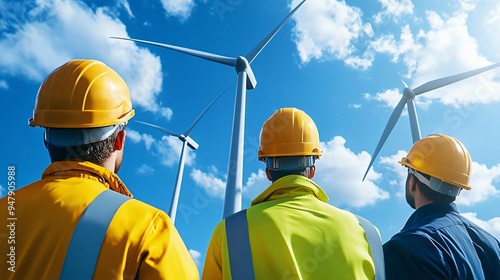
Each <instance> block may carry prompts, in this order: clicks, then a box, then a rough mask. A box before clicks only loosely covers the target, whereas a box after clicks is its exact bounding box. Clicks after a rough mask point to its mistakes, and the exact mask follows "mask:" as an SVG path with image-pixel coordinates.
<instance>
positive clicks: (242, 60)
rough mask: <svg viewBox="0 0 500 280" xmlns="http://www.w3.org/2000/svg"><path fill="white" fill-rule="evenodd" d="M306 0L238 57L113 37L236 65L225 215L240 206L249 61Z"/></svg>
mask: <svg viewBox="0 0 500 280" xmlns="http://www.w3.org/2000/svg"><path fill="white" fill-rule="evenodd" d="M305 1H306V0H303V1H302V2H300V3H299V4H298V5H297V6H296V7H295V8H294V9H293V10H292V11H291V12H290V13H289V14H288V16H286V17H285V18H284V19H283V20H282V21H281V22H280V24H278V26H276V27H275V28H274V29H273V30H272V31H271V32H270V33H269V34H268V35H267V36H266V37H265V38H264V39H262V41H260V42H259V43H258V44H257V45H256V46H255V47H254V48H253V49H252V50H251V51H250V52H249V53H248V54H247V55H245V56H238V57H227V56H222V55H218V54H212V53H208V52H204V51H199V50H193V49H188V48H184V47H178V46H173V45H167V44H162V43H156V42H151V41H145V40H138V39H132V38H122V37H111V38H114V39H122V40H129V41H134V42H139V43H144V44H149V45H153V46H159V47H163V48H167V49H170V50H174V51H178V52H181V53H185V54H188V55H192V56H196V57H199V58H202V59H206V60H210V61H213V62H217V63H221V64H225V65H228V66H231V67H234V68H235V69H236V73H237V74H238V85H237V87H236V98H235V102H234V115H233V130H232V136H231V147H230V151H229V165H228V171H227V182H226V194H225V200H224V213H223V218H225V217H227V216H229V215H231V214H233V213H235V212H237V211H239V210H241V191H242V181H243V145H244V143H243V138H244V134H245V104H246V90H247V89H250V90H251V89H254V88H255V87H256V86H257V80H256V79H255V76H254V74H253V71H252V68H251V67H250V64H251V63H252V62H253V61H254V59H255V58H256V57H257V55H259V53H260V52H261V51H262V50H263V49H264V47H265V46H266V45H267V44H268V43H269V41H271V39H272V38H273V37H274V36H275V35H276V33H278V31H279V30H280V29H281V28H282V27H283V25H285V23H286V21H287V20H288V19H289V18H290V17H291V16H292V15H293V14H294V13H295V12H296V11H297V10H298V9H299V8H300V6H302V4H304V2H305Z"/></svg>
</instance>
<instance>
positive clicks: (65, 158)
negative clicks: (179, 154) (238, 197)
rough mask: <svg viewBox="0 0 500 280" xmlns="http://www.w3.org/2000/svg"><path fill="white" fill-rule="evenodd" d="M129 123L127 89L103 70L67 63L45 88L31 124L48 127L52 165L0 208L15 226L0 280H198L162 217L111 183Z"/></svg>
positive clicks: (0, 256)
mask: <svg viewBox="0 0 500 280" xmlns="http://www.w3.org/2000/svg"><path fill="white" fill-rule="evenodd" d="M133 116H134V110H133V109H132V103H131V100H130V93H129V89H128V87H127V85H126V83H125V82H124V80H123V79H122V78H121V77H120V76H119V75H118V74H117V73H116V72H115V71H114V70H113V69H111V68H110V67H108V66H106V65H105V64H104V63H102V62H100V61H96V60H84V59H75V60H71V61H69V62H67V63H65V64H64V65H62V66H60V67H58V68H57V69H55V70H54V71H53V72H52V73H51V74H50V75H49V76H48V77H47V78H46V79H45V81H44V82H43V84H42V85H41V87H40V89H39V91H38V96H37V100H36V104H35V110H34V112H33V118H31V119H30V120H29V125H30V126H40V127H44V128H45V135H44V142H45V146H46V147H47V149H48V153H49V155H50V159H51V162H52V163H51V164H50V165H49V166H48V167H47V168H46V169H45V171H44V172H43V174H42V178H41V180H39V181H36V182H34V183H32V184H29V185H27V186H25V187H22V188H17V190H15V192H12V193H10V192H9V194H7V195H6V196H4V197H3V198H2V199H1V200H0V220H1V221H4V222H5V221H8V222H12V225H13V227H12V228H8V227H5V226H2V227H0V236H9V235H12V232H14V238H13V239H11V241H12V240H13V241H14V242H10V241H9V242H8V243H9V244H7V242H6V239H2V238H0V245H1V247H0V248H1V252H0V268H1V272H0V275H2V277H0V278H2V279H87V280H89V279H99V280H100V279H147V280H151V279H176V280H177V279H199V272H198V270H197V268H196V265H195V264H194V261H193V259H192V257H191V256H190V254H189V252H188V250H187V249H186V246H185V244H184V242H183V240H182V239H181V237H180V236H179V233H178V232H177V230H176V228H175V227H174V225H173V223H172V222H171V220H170V218H169V217H168V215H167V214H166V213H165V212H163V211H161V210H159V209H157V208H155V207H153V206H150V205H148V204H146V203H144V202H141V201H139V200H136V199H132V194H131V193H130V191H129V190H128V189H127V187H126V186H125V184H124V183H123V182H122V181H121V180H120V178H119V177H118V176H117V174H116V172H118V170H119V169H120V165H121V163H122V158H123V149H124V145H125V135H126V130H125V128H126V125H127V122H128V121H129V120H130V119H131V118H132V117H133ZM32 160H34V159H32ZM23 172H26V171H23ZM13 199H15V200H13ZM14 204H15V211H13V212H12V213H15V214H14V216H12V215H10V216H9V215H8V211H6V209H8V206H9V205H14ZM12 217H15V218H16V219H15V220H12V219H9V218H12Z"/></svg>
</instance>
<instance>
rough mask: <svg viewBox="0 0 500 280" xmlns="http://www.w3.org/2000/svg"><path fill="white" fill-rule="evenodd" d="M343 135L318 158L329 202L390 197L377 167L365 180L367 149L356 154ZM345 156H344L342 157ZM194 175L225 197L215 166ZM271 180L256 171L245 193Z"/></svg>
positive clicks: (212, 192) (358, 204) (368, 201)
mask: <svg viewBox="0 0 500 280" xmlns="http://www.w3.org/2000/svg"><path fill="white" fill-rule="evenodd" d="M344 144H345V140H344V138H342V137H341V136H337V137H335V138H334V139H333V140H331V141H329V142H326V143H322V150H323V155H322V157H321V159H320V160H318V161H316V167H317V168H316V170H317V171H316V175H315V177H314V178H313V180H314V181H315V182H316V183H318V185H319V186H320V187H321V188H322V189H323V190H324V191H325V192H326V193H327V194H328V196H329V197H330V201H329V203H331V204H333V205H347V206H352V207H364V206H367V205H374V204H375V203H376V202H377V201H381V200H385V199H388V198H389V193H387V192H386V191H384V190H382V189H380V188H379V187H378V186H377V185H376V184H375V183H374V182H375V181H377V180H379V179H380V178H381V174H380V173H377V172H375V171H374V170H373V169H372V170H371V172H369V173H368V175H367V177H366V179H365V181H364V182H363V181H361V179H362V178H363V174H364V172H365V169H366V166H368V163H369V161H370V156H369V155H368V153H366V152H361V153H360V154H355V153H353V152H352V151H350V150H349V149H348V148H346V147H345V146H344ZM339 159H342V160H339ZM191 177H192V178H193V180H194V181H195V182H196V184H197V185H198V186H200V187H202V188H203V189H204V190H205V191H206V192H207V193H208V194H209V195H210V196H212V197H218V198H223V197H224V195H225V184H226V182H225V181H223V180H222V179H219V178H218V171H217V170H216V169H214V168H213V167H212V168H211V170H210V171H209V172H202V171H201V170H198V169H193V171H192V172H191ZM270 184H271V182H270V181H268V179H267V177H266V174H265V172H264V170H262V169H259V170H258V171H257V173H252V174H251V175H250V177H249V178H248V180H247V182H246V184H245V186H244V187H243V194H244V195H245V196H246V197H248V198H250V199H253V198H255V197H256V196H257V195H258V194H260V193H261V192H262V191H263V190H265V188H267V187H268V186H269V185H270Z"/></svg>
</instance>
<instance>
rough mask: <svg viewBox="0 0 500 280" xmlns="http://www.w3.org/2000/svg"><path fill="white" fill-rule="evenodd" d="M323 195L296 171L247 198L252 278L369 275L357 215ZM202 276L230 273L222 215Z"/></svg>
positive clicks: (369, 261)
mask: <svg viewBox="0 0 500 280" xmlns="http://www.w3.org/2000/svg"><path fill="white" fill-rule="evenodd" d="M326 201H328V197H327V195H326V194H325V193H324V191H323V190H322V189H321V188H320V187H319V186H318V185H316V184H315V183H314V182H313V181H311V180H309V179H307V178H306V177H304V176H300V175H290V176H285V177H282V178H281V179H279V180H277V181H275V182H274V183H273V184H271V186H269V187H268V188H267V189H266V190H265V191H264V192H262V193H261V194H260V195H259V196H257V198H255V199H254V200H253V201H252V206H251V207H250V208H248V209H247V219H248V231H249V237H250V247H251V251H252V259H253V266H254V275H255V278H256V279H280V280H281V279H287V280H288V279H290V280H291V279H294V280H295V279H314V280H316V279H318V280H319V279H321V280H323V279H342V280H346V279H357V280H359V279H373V278H374V275H375V268H374V264H373V260H372V257H371V255H370V249H369V245H368V242H367V240H366V238H365V233H364V230H363V228H362V227H361V226H360V224H359V222H358V219H357V218H356V216H354V215H353V214H351V213H349V212H347V211H344V210H341V209H338V208H336V207H334V206H332V205H329V204H327V203H325V202H326ZM202 278H203V279H204V280H209V279H231V275H230V267H229V257H228V252H227V240H226V229H225V220H223V221H222V222H220V223H219V224H218V225H217V227H216V228H215V230H214V233H213V235H212V239H211V241H210V244H209V247H208V252H207V256H206V260H205V267H204V269H203V277H202ZM235 280H237V279H235Z"/></svg>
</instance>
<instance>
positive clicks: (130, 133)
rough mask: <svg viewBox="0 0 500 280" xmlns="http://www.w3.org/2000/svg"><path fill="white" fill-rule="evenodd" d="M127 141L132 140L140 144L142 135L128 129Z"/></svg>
mask: <svg viewBox="0 0 500 280" xmlns="http://www.w3.org/2000/svg"><path fill="white" fill-rule="evenodd" d="M127 139H130V141H132V142H133V143H139V142H141V139H142V135H141V134H140V133H139V132H137V131H135V130H132V129H127Z"/></svg>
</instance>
